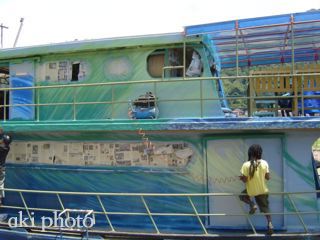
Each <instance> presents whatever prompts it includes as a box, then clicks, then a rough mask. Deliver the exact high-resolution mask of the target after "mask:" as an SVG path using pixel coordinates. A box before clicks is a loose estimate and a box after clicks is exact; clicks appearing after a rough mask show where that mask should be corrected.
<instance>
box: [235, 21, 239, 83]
mask: <svg viewBox="0 0 320 240" xmlns="http://www.w3.org/2000/svg"><path fill="white" fill-rule="evenodd" d="M235 29H236V73H237V77H238V76H239V22H238V20H236V21H235Z"/></svg>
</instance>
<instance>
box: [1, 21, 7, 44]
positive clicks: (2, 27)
mask: <svg viewBox="0 0 320 240" xmlns="http://www.w3.org/2000/svg"><path fill="white" fill-rule="evenodd" d="M0 28H1V48H3V29H4V28H5V29H8V27H6V26H3V24H2V23H1V25H0Z"/></svg>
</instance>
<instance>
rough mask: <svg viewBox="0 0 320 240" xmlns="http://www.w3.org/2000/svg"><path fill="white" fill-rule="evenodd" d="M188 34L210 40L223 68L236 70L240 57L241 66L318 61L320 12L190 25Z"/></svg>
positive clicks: (186, 31) (187, 29)
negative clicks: (234, 68)
mask: <svg viewBox="0 0 320 240" xmlns="http://www.w3.org/2000/svg"><path fill="white" fill-rule="evenodd" d="M185 34H186V36H193V35H202V36H204V37H206V39H209V40H210V41H211V42H212V44H213V45H214V46H215V50H216V51H217V54H218V56H219V58H220V61H221V68H232V67H235V66H236V60H237V58H238V62H239V66H240V67H243V66H254V65H265V64H278V63H287V62H292V55H294V61H295V62H301V61H317V60H318V59H319V50H320V11H309V12H303V13H293V14H283V15H277V16H267V17H259V18H250V19H241V20H232V21H226V22H218V23H210V24H203V25H194V26H187V27H185ZM237 48H238V52H237ZM293 49H294V51H293ZM292 53H293V54H292Z"/></svg>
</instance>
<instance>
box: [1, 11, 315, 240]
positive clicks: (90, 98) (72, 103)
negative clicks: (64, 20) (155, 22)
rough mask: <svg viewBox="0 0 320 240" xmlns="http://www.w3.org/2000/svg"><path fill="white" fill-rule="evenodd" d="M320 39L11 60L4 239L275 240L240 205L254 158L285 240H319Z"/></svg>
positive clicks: (92, 44) (284, 25)
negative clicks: (266, 172)
mask: <svg viewBox="0 0 320 240" xmlns="http://www.w3.org/2000/svg"><path fill="white" fill-rule="evenodd" d="M319 36H320V12H319V11H310V12H303V13H294V14H284V15H277V16H267V17H259V18H252V19H242V20H234V21H227V22H218V23H210V24H203V25H196V26H187V27H185V29H184V32H181V33H172V34H160V35H148V36H134V37H124V38H110V39H100V40H85V41H73V42H65V43H59V44H50V45H41V46H30V47H18V48H12V49H1V50H0V79H1V89H0V120H1V128H2V129H3V131H4V132H5V133H7V134H9V135H10V136H11V137H12V139H13V142H12V143H11V150H10V152H9V155H8V157H7V164H6V180H5V198H4V200H3V202H2V207H1V208H0V212H1V213H2V214H3V215H4V214H6V219H3V220H2V221H1V222H0V238H6V239H10V238H12V239H18V238H19V239H20V238H21V239H24V238H27V237H29V238H30V237H33V238H34V239H55V238H57V237H59V236H60V237H61V238H65V239H69V238H70V239H78V238H83V237H87V238H95V239H103V238H110V237H118V238H119V237H124V238H130V237H134V238H143V239H153V238H157V239H164V238H166V239H173V238H180V239H189V238H193V239H200V238H201V239H206V238H208V239H209V238H222V237H229V238H230V237H257V238H263V237H264V236H265V230H266V221H265V218H264V214H263V213H256V214H255V215H249V214H248V208H247V206H245V205H244V204H243V203H242V202H240V200H239V197H238V196H239V194H240V193H241V191H242V190H243V189H244V188H245V186H244V184H243V183H242V182H241V181H240V180H239V177H238V176H239V175H240V168H241V166H242V164H243V162H245V161H247V151H248V147H249V146H250V145H251V144H253V143H259V144H260V145H261V146H262V148H263V158H264V159H266V160H267V161H268V163H269V166H270V172H271V180H270V181H269V190H270V208H271V215H272V219H273V225H274V234H273V237H275V238H276V237H285V238H290V237H294V238H295V239H296V238H297V237H306V236H307V237H318V236H320V215H319V214H320V186H319V175H318V172H317V167H319V165H318V164H319V163H318V162H317V161H315V159H314V157H313V150H315V149H313V145H314V143H315V142H316V141H317V139H318V138H319V137H320V116H319V113H320V98H319V97H320V96H319V93H320V65H319V51H320V38H319ZM56 217H57V218H58V220H57V221H51V220H52V219H54V220H55V218H56ZM20 220H22V223H21V221H20ZM76 220H79V221H80V223H82V225H81V224H80V225H81V226H78V225H79V224H78V225H77V224H76V223H79V222H76ZM84 220H90V221H87V222H84ZM93 220H94V221H93ZM81 221H82V222H81Z"/></svg>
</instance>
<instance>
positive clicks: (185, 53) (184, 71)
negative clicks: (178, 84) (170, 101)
mask: <svg viewBox="0 0 320 240" xmlns="http://www.w3.org/2000/svg"><path fill="white" fill-rule="evenodd" d="M186 57H187V47H186V42H185V41H183V79H185V78H186Z"/></svg>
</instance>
